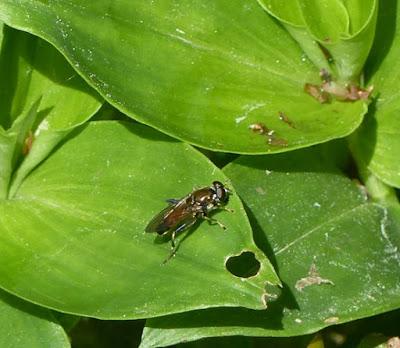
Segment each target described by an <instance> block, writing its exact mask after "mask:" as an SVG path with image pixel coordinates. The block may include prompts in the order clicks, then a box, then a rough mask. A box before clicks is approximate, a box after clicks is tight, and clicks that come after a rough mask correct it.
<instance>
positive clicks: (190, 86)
mask: <svg viewBox="0 0 400 348" xmlns="http://www.w3.org/2000/svg"><path fill="white" fill-rule="evenodd" d="M27 13H29V16H26V14H27ZM0 18H2V19H3V20H4V21H6V22H7V23H8V24H10V25H12V26H15V27H17V28H21V29H24V30H28V31H30V32H32V33H34V34H36V35H39V36H41V37H43V38H45V39H46V40H48V41H50V42H51V43H53V44H54V45H55V46H56V47H57V48H58V49H59V50H60V51H61V52H62V53H63V54H64V55H65V56H66V57H67V59H68V60H69V61H70V62H71V63H72V64H73V66H74V68H75V69H76V70H77V71H78V72H79V73H80V74H81V75H82V76H83V77H84V78H85V79H86V80H87V81H88V82H89V83H90V84H91V85H92V86H94V87H95V88H96V89H97V90H98V91H99V92H100V93H101V94H102V95H103V96H104V97H105V98H106V99H107V100H108V101H109V102H110V103H112V104H113V105H115V106H116V107H117V108H119V109H120V110H122V111H123V112H125V113H126V114H128V115H130V116H131V117H134V118H136V119H138V120H140V121H142V122H144V123H146V124H149V125H151V126H153V127H155V128H157V129H159V130H161V131H163V132H165V133H168V134H170V135H172V136H174V137H176V138H178V139H183V140H185V141H188V142H191V143H193V144H196V145H199V146H201V147H204V148H208V149H212V150H218V151H229V152H237V153H267V152H281V151H286V150H290V149H294V148H298V147H305V146H309V145H311V144H315V143H320V142H324V141H327V140H330V139H332V138H338V137H343V136H345V135H347V134H349V133H351V132H352V131H353V130H354V129H355V128H356V127H357V126H358V125H359V123H360V121H361V119H362V115H363V114H364V112H365V105H364V104H363V103H362V102H357V103H354V104H344V103H338V102H334V103H332V104H328V105H321V104H320V103H318V102H317V101H315V100H314V99H313V98H311V97H310V96H309V95H307V94H306V93H305V92H304V90H303V87H304V84H305V83H306V82H316V81H318V69H316V68H315V67H314V66H313V65H312V64H311V63H310V62H309V61H308V59H307V57H306V56H305V55H304V53H303V52H302V50H301V49H300V48H299V46H298V45H297V43H296V42H295V41H294V40H293V39H292V38H291V36H290V35H289V34H288V33H287V32H286V31H285V29H284V28H282V27H281V26H280V25H279V24H278V23H277V22H276V21H275V20H274V19H273V18H271V17H270V16H268V15H267V14H266V13H265V12H264V11H263V10H262V9H261V8H260V6H258V4H257V3H256V2H255V1H252V0H246V1H243V0H235V1H232V0H222V1H217V2H211V3H207V4H205V3H203V2H198V1H193V0H191V1H187V2H185V3H183V2H181V1H176V0H163V1H157V2H152V3H150V4H149V2H148V1H134V2H132V1H115V2H113V3H112V4H110V2H109V1H107V0H100V1H96V2H87V1H83V0H74V1H69V2H66V1H63V2H56V3H54V2H52V3H48V2H43V1H40V2H39V1H34V0H23V1H15V0H6V1H3V2H2V3H1V4H0ZM279 112H284V113H285V114H286V115H287V116H288V117H289V118H290V119H291V121H292V122H293V124H294V125H295V127H288V125H287V124H286V123H284V122H282V121H281V120H280V119H279V117H278V116H279ZM258 123H263V124H265V125H266V127H267V128H268V130H269V131H273V132H274V134H275V136H276V137H277V138H278V139H279V141H277V142H276V144H269V143H268V138H267V137H266V136H264V135H261V136H260V135H259V134H255V133H253V132H252V131H251V130H250V129H249V126H251V125H254V124H258ZM265 133H268V132H265ZM272 143H274V142H272Z"/></svg>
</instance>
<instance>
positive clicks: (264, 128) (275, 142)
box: [249, 122, 288, 147]
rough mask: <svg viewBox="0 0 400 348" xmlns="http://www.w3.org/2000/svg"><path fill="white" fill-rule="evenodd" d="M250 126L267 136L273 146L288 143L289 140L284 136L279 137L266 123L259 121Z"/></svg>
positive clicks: (256, 131) (254, 130) (283, 145)
mask: <svg viewBox="0 0 400 348" xmlns="http://www.w3.org/2000/svg"><path fill="white" fill-rule="evenodd" d="M249 128H250V129H251V130H252V131H253V132H254V133H257V134H260V135H264V136H266V137H267V143H268V145H271V146H280V147H285V146H287V145H288V143H287V141H286V140H285V139H283V138H278V137H277V136H276V134H275V131H274V130H273V129H269V128H268V127H267V126H266V125H265V124H264V123H261V122H257V123H253V124H251V125H250V126H249Z"/></svg>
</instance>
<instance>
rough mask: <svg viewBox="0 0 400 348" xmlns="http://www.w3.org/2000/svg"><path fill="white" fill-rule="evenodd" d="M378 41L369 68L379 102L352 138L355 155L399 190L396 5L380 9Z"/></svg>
mask: <svg viewBox="0 0 400 348" xmlns="http://www.w3.org/2000/svg"><path fill="white" fill-rule="evenodd" d="M379 13H380V16H379V20H378V29H379V30H378V37H377V38H376V43H375V45H374V49H373V51H372V52H373V55H372V56H371V58H370V60H369V64H368V65H367V73H368V78H369V81H370V84H372V85H374V88H375V90H376V100H375V101H374V104H373V107H372V108H371V110H370V112H369V114H368V116H367V117H366V120H365V122H364V123H363V125H362V127H361V129H360V130H359V131H358V132H357V134H356V137H355V138H353V140H354V143H353V145H354V146H353V149H354V151H355V155H356V156H357V157H358V159H359V160H361V161H362V162H363V163H364V165H365V166H366V167H367V168H368V169H369V170H371V171H372V172H373V173H374V174H375V175H376V176H377V177H379V178H380V179H381V180H383V181H384V182H386V183H387V184H389V185H392V186H395V187H400V161H399V153H400V117H399V112H400V94H399V87H400V82H399V81H400V62H399V59H398V57H399V55H400V29H399V26H398V25H396V21H398V20H399V18H400V8H399V5H397V8H396V2H395V1H389V2H385V3H384V4H382V6H381V7H380V12H379Z"/></svg>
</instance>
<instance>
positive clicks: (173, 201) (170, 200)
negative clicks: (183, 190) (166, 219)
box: [165, 198, 180, 205]
mask: <svg viewBox="0 0 400 348" xmlns="http://www.w3.org/2000/svg"><path fill="white" fill-rule="evenodd" d="M165 201H166V202H167V203H169V204H171V205H175V204H178V203H179V202H180V199H176V198H168V199H166V200H165Z"/></svg>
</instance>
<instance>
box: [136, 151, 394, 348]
mask: <svg viewBox="0 0 400 348" xmlns="http://www.w3.org/2000/svg"><path fill="white" fill-rule="evenodd" d="M224 172H225V174H226V175H228V177H229V178H230V179H231V180H232V182H233V184H234V185H235V188H236V189H237V191H238V193H239V194H240V197H241V198H242V200H243V201H244V203H245V205H246V206H247V207H248V214H249V218H250V221H251V223H252V226H253V230H254V234H255V236H254V238H255V240H256V243H257V245H258V246H259V247H260V248H261V249H263V250H264V251H265V252H266V253H267V254H268V255H270V259H271V262H272V263H273V264H274V266H275V269H276V271H277V273H278V275H279V276H280V278H281V280H282V283H283V285H284V287H283V292H282V296H281V297H280V298H279V299H278V300H277V301H276V302H275V303H273V304H271V305H270V307H269V310H267V311H252V310H246V309H227V308H225V309H219V308H217V309H209V310H204V311H193V312H188V313H182V314H178V315H173V316H166V317H160V318H153V319H150V320H148V321H147V324H146V325H147V327H146V329H145V331H144V334H143V346H144V347H147V346H165V345H170V344H173V343H176V342H182V341H183V340H187V339H188V338H190V339H191V340H194V339H199V338H201V337H209V336H224V335H246V336H294V335H303V334H307V333H311V332H315V331H318V330H320V329H322V328H323V327H325V326H329V325H332V324H337V323H342V322H347V321H351V320H355V319H358V318H362V317H367V316H371V315H374V314H377V313H381V312H385V311H389V310H392V309H395V308H399V306H400V296H399V295H400V285H399V284H400V275H399V272H398V269H399V265H400V253H399V247H400V234H399V231H400V216H399V214H398V213H399V209H398V206H397V207H396V208H386V207H384V206H380V205H376V204H372V203H369V202H368V201H367V200H366V198H365V196H364V194H363V193H362V191H361V190H360V189H359V188H358V187H357V186H356V185H355V184H354V183H352V182H351V181H350V180H349V179H347V178H345V177H344V176H343V175H342V174H341V173H340V172H338V170H337V169H336V168H335V167H334V165H333V164H332V163H331V162H330V160H329V157H325V156H322V155H321V152H320V151H319V149H318V148H312V149H309V150H307V151H305V150H302V151H293V152H291V153H288V154H280V155H272V156H265V157H244V156H242V157H241V158H239V159H238V160H235V161H234V162H233V163H232V164H230V165H228V166H227V167H226V169H224ZM312 265H314V274H313V277H314V278H310V270H312ZM318 277H320V278H318ZM307 281H309V282H310V284H313V282H314V284H313V285H309V286H306V285H307ZM318 281H320V282H321V283H320V284H317V283H318Z"/></svg>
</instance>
